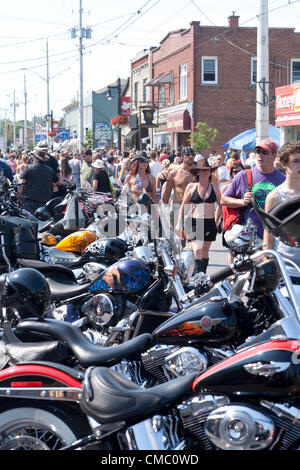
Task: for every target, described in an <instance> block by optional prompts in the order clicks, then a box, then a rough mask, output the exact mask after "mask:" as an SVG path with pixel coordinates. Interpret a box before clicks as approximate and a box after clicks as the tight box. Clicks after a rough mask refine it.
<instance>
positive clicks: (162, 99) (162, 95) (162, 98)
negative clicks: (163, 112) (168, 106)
mask: <svg viewBox="0 0 300 470" xmlns="http://www.w3.org/2000/svg"><path fill="white" fill-rule="evenodd" d="M158 100H159V106H165V100H166V97H165V86H164V85H161V86H160V87H159V90H158Z"/></svg>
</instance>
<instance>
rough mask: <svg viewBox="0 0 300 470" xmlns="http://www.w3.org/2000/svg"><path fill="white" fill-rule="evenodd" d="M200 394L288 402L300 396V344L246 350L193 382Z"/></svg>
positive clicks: (279, 343) (268, 344)
mask: <svg viewBox="0 0 300 470" xmlns="http://www.w3.org/2000/svg"><path fill="white" fill-rule="evenodd" d="M193 389H194V391H195V392H197V393H203V392H205V393H207V392H208V393H212V394H220V395H222V394H226V395H227V394H228V395H238V396H243V395H247V396H259V397H264V398H268V397H269V398H275V397H277V398H280V397H285V398H287V397H288V396H290V395H299V393H300V341H296V340H273V341H268V342H265V343H261V344H259V345H257V346H253V347H249V348H245V349H243V350H242V351H240V352H238V353H237V354H234V355H232V356H231V357H230V358H228V359H225V360H223V361H221V362H219V363H218V364H216V365H214V366H212V367H210V368H209V369H208V370H207V371H206V372H204V373H203V374H201V375H200V376H199V377H198V378H197V379H196V380H195V382H194V384H193Z"/></svg>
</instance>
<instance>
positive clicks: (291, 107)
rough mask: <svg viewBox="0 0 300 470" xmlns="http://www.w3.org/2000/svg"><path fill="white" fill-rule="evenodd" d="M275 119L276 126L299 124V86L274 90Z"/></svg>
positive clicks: (288, 86) (294, 85)
mask: <svg viewBox="0 0 300 470" xmlns="http://www.w3.org/2000/svg"><path fill="white" fill-rule="evenodd" d="M275 96H276V101H275V117H276V125H277V126H293V125H299V124H300V84H292V85H287V86H282V87H279V88H276V90H275Z"/></svg>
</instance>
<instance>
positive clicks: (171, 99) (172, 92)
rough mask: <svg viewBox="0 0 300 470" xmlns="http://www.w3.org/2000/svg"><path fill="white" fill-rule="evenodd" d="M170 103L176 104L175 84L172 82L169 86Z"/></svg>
mask: <svg viewBox="0 0 300 470" xmlns="http://www.w3.org/2000/svg"><path fill="white" fill-rule="evenodd" d="M169 103H170V104H174V84H173V83H170V86H169Z"/></svg>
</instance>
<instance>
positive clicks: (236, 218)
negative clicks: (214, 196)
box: [223, 169, 252, 232]
mask: <svg viewBox="0 0 300 470" xmlns="http://www.w3.org/2000/svg"><path fill="white" fill-rule="evenodd" d="M246 175H247V190H248V191H250V190H251V188H252V172H251V169H247V170H246ZM234 224H239V225H242V224H243V208H242V207H235V208H232V207H227V206H223V232H226V230H230V229H231V228H232V226H233V225H234Z"/></svg>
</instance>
